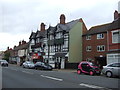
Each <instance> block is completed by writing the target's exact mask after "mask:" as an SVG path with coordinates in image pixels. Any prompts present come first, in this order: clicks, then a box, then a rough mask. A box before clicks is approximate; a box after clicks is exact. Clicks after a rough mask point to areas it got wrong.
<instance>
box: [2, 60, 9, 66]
mask: <svg viewBox="0 0 120 90" xmlns="http://www.w3.org/2000/svg"><path fill="white" fill-rule="evenodd" d="M0 64H1V66H7V67H8V62H7V61H6V60H0Z"/></svg>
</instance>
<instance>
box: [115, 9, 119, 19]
mask: <svg viewBox="0 0 120 90" xmlns="http://www.w3.org/2000/svg"><path fill="white" fill-rule="evenodd" d="M118 18H119V13H118V11H117V10H115V12H114V20H116V19H118Z"/></svg>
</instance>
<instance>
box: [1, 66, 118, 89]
mask: <svg viewBox="0 0 120 90" xmlns="http://www.w3.org/2000/svg"><path fill="white" fill-rule="evenodd" d="M111 82H112V83H111ZM119 83H120V79H118V78H107V77H105V76H98V75H95V76H90V75H85V74H81V75H78V74H77V71H76V70H58V69H55V70H52V71H44V70H34V69H24V68H22V67H20V66H16V65H9V67H2V88H88V89H89V88H91V89H95V90H97V89H98V90H112V89H116V88H118V87H120V86H119Z"/></svg>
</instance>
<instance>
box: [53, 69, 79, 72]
mask: <svg viewBox="0 0 120 90" xmlns="http://www.w3.org/2000/svg"><path fill="white" fill-rule="evenodd" d="M53 70H54V71H64V72H77V70H76V69H53Z"/></svg>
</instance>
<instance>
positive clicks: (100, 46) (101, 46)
mask: <svg viewBox="0 0 120 90" xmlns="http://www.w3.org/2000/svg"><path fill="white" fill-rule="evenodd" d="M103 47H104V49H102V50H101V48H103ZM98 48H99V49H98ZM97 51H98V52H104V51H105V45H98V46H97Z"/></svg>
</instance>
